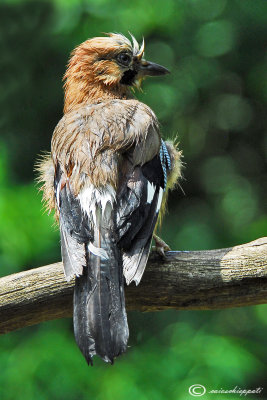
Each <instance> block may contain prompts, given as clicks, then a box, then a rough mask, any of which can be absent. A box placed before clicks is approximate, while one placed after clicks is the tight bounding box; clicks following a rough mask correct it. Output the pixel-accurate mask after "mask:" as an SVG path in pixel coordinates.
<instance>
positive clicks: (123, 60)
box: [117, 53, 132, 66]
mask: <svg viewBox="0 0 267 400" xmlns="http://www.w3.org/2000/svg"><path fill="white" fill-rule="evenodd" d="M117 60H118V62H119V63H120V64H122V65H124V66H128V65H129V64H130V62H131V61H132V57H131V56H130V55H129V54H128V53H120V54H118V56H117Z"/></svg>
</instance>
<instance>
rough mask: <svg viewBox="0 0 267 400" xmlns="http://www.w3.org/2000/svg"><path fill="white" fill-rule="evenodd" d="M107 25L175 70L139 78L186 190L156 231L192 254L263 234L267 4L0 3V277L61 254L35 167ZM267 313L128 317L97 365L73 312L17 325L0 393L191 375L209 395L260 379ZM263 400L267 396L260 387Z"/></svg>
mask: <svg viewBox="0 0 267 400" xmlns="http://www.w3.org/2000/svg"><path fill="white" fill-rule="evenodd" d="M110 31H113V32H114V31H115V32H122V33H124V34H127V32H128V31H131V32H132V33H133V34H134V35H135V36H136V37H137V39H138V40H139V41H141V39H142V36H144V37H145V40H146V57H147V59H151V60H152V61H155V62H157V63H162V64H163V65H165V66H166V67H168V68H169V69H170V70H171V72H172V73H171V75H169V76H167V77H164V78H158V79H150V80H149V79H148V80H147V81H146V82H145V84H144V92H143V93H138V94H137V97H138V98H139V99H141V100H142V101H144V102H145V103H147V104H148V105H150V106H151V107H152V109H153V110H154V111H155V112H156V114H157V115H158V117H159V119H160V122H161V127H162V132H163V135H164V137H165V138H167V137H174V136H176V135H177V134H178V136H179V141H180V147H181V149H182V150H183V153H184V162H185V169H184V179H183V181H182V182H181V186H182V188H183V191H184V194H183V192H182V191H181V189H179V188H178V190H177V191H176V192H174V193H172V195H171V197H170V205H169V215H168V216H167V218H166V219H165V222H164V225H163V228H162V236H163V238H164V239H165V240H166V241H167V242H168V243H169V244H170V245H171V247H172V248H173V249H180V250H184V249H186V250H190V249H212V248H220V247H227V246H232V245H237V244H241V243H245V242H248V241H250V240H254V239H257V238H258V237H261V236H264V235H266V227H267V219H266V214H265V211H266V210H264V206H265V205H266V189H267V188H266V165H265V162H266V149H267V135H266V127H267V121H266V119H267V118H266V102H267V57H266V48H265V45H266V33H267V2H266V0H231V1H230V0H228V1H227V0H180V1H175V0H164V1H162V0H154V1H153V2H152V1H146V0H142V1H141V0H132V1H131V2H129V1H122V0H121V1H120V2H119V1H115V0H69V1H66V0H54V1H51V2H48V1H46V2H45V1H31V2H29V1H15V0H13V1H11V0H10V1H1V3H0V52H1V57H0V77H1V81H0V85H1V90H0V106H1V113H0V132H1V137H0V219H1V222H0V261H1V272H0V273H1V275H2V276H3V275H8V274H11V273H14V272H16V271H20V270H25V269H27V268H34V267H37V266H40V265H45V264H48V263H52V262H55V261H58V260H59V259H60V245H59V234H58V231H57V229H56V228H55V227H53V226H52V224H53V221H52V217H51V216H50V217H48V216H47V215H45V213H44V211H43V210H42V208H41V196H40V194H38V191H37V187H36V185H35V184H34V178H35V174H34V172H33V168H34V162H35V160H36V158H37V156H38V154H40V153H42V151H45V150H49V148H50V139H51V135H52V132H53V129H54V127H55V125H56V123H57V121H58V120H59V119H60V117H61V115H62V105H63V92H62V82H61V78H62V75H63V73H64V70H65V66H66V63H67V59H68V56H69V53H70V51H71V50H72V49H73V47H74V46H76V45H77V44H79V43H80V42H82V41H84V40H85V39H87V38H88V37H92V36H96V35H100V34H101V32H110ZM264 185H265V186H264ZM266 311H267V307H266V306H256V307H247V308H239V309H238V308H237V309H229V310H223V311H221V310H219V311H212V312H211V311H210V312H208V311H206V312H204V311H203V312H200V311H198V312H193V311H184V312H182V311H179V312H178V311H166V312H158V313H145V314H142V313H138V312H131V313H129V325H130V333H131V337H130V346H131V347H130V348H129V351H128V353H127V354H126V355H125V356H123V357H121V358H120V359H118V360H117V361H116V363H115V365H114V366H110V365H107V364H105V363H103V362H102V361H101V360H98V359H96V360H95V366H94V367H93V368H88V367H87V364H86V363H85V361H84V359H83V358H82V355H81V354H80V352H79V350H78V348H77V346H76V344H75V342H74V339H73V334H72V323H71V320H60V321H52V322H47V323H43V324H40V325H39V326H34V327H31V328H27V329H23V330H21V331H18V332H13V333H11V334H8V335H5V336H2V337H1V338H0V369H1V372H0V398H1V399H4V400H9V399H11V400H13V399H23V400H24V399H25V400H32V399H35V400H39V399H41V400H42V399H52V400H53V399H55V400H56V399H65V400H73V399H81V400H83V399H96V400H113V399H116V400H124V399H127V400H132V399H140V400H150V399H151V400H162V399H168V400H169V399H170V400H172V399H175V400H176V399H189V398H192V397H191V396H190V395H189V394H188V387H189V386H190V385H193V384H198V383H200V384H202V385H205V386H206V387H207V389H208V390H212V389H220V388H224V389H232V388H234V387H235V386H239V387H242V388H245V389H249V388H251V389H254V388H256V387H263V386H264V383H265V378H266V375H267V374H266V373H267V368H266V361H267V360H266V358H267V357H266V354H267V352H266V342H267V339H266V330H267V312H266ZM264 392H265V393H264ZM225 396H226V395H221V396H220V395H217V397H219V398H226V397H225ZM217 397H216V395H209V394H206V395H205V396H204V398H206V399H210V398H212V399H213V398H217ZM227 397H228V396H227ZM259 397H261V398H265V399H266V398H267V386H266V387H265V391H263V394H262V395H261V396H257V398H259ZM237 398H240V397H239V396H235V395H229V399H237ZM246 398H247V399H252V398H256V397H253V396H247V397H246Z"/></svg>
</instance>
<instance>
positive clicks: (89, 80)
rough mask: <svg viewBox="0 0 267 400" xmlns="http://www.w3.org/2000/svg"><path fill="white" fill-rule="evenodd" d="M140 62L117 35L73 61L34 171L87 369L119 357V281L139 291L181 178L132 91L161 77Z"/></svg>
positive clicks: (135, 49)
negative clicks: (54, 232) (56, 230)
mask: <svg viewBox="0 0 267 400" xmlns="http://www.w3.org/2000/svg"><path fill="white" fill-rule="evenodd" d="M143 56H144V42H143V44H142V46H141V47H139V45H138V43H137V41H136V39H135V38H134V37H133V36H132V42H130V40H128V39H127V38H126V37H125V36H123V35H121V34H108V35H107V36H106V37H95V38H93V39H89V40H87V41H85V42H84V43H82V44H81V45H79V46H78V47H77V48H76V49H75V50H74V51H73V53H72V55H71V58H70V61H69V64H68V68H67V71H66V73H65V76H64V80H65V84H64V89H65V105H64V116H63V118H62V119H61V120H60V121H59V123H58V125H57V126H56V128H55V131H54V133H53V137H52V146H51V154H50V153H49V154H48V155H47V156H46V157H45V158H44V159H43V160H42V161H41V163H40V165H39V170H40V181H41V182H42V190H43V198H44V201H45V202H46V203H47V207H48V209H49V210H53V209H54V210H55V215H56V218H57V220H58V222H59V227H60V235H61V253H62V259H63V264H64V271H65V276H66V279H67V280H70V279H71V278H72V277H73V276H75V289H74V310H73V315H74V317H73V320H74V333H75V338H76V341H77V344H78V346H79V347H80V349H81V351H82V353H83V355H84V357H85V358H86V360H87V362H88V364H92V357H93V356H94V355H96V354H97V355H99V356H100V357H102V359H103V360H105V361H107V362H110V363H113V361H114V358H115V357H117V356H118V355H120V354H121V353H124V352H125V351H126V348H127V342H128V336H129V331H128V324H127V316H126V310H125V299H124V278H125V280H126V283H127V284H129V283H131V282H132V281H135V283H136V284H138V283H139V282H140V279H141V277H142V275H143V272H144V269H145V266H146V263H147V259H148V254H149V249H150V245H151V240H152V236H153V231H154V229H155V226H156V223H157V219H158V215H159V211H160V209H161V208H162V209H163V208H165V202H166V193H167V191H168V189H169V188H172V187H174V185H175V184H176V182H177V180H178V178H179V176H180V169H181V161H180V158H181V157H180V156H181V155H180V152H179V151H178V150H177V149H176V147H175V145H174V144H173V143H171V142H164V141H163V140H162V139H161V136H160V131H159V124H158V121H157V118H156V116H155V114H154V113H153V111H152V110H151V109H150V108H149V107H148V106H146V105H145V104H143V103H141V102H139V101H137V100H136V99H135V98H134V97H133V94H132V91H131V88H133V87H140V84H141V81H142V79H143V78H145V77H146V76H157V75H164V74H166V73H168V70H167V69H166V68H164V67H162V66H160V65H158V64H154V63H152V62H149V61H146V60H145V59H144V58H143ZM159 95H160V93H159ZM162 203H163V207H162ZM156 241H157V242H156V244H157V245H158V246H159V247H160V246H161V250H162V248H164V246H165V244H164V242H162V241H161V240H160V239H159V238H157V237H156Z"/></svg>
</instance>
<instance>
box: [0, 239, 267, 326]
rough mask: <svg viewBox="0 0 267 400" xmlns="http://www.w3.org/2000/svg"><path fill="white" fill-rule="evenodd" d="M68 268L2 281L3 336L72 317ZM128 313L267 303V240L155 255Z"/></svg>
mask: <svg viewBox="0 0 267 400" xmlns="http://www.w3.org/2000/svg"><path fill="white" fill-rule="evenodd" d="M73 285H74V280H72V281H71V282H70V283H67V282H66V281H65V278H64V274H63V269H62V263H56V264H52V265H48V266H45V267H40V268H36V269H32V270H29V271H24V272H20V273H18V274H13V275H9V276H6V277H4V278H1V279H0V333H7V332H10V331H12V330H15V329H19V328H22V327H25V326H29V325H33V324H37V323H39V322H42V321H47V320H51V319H56V318H63V317H70V316H71V315H72V292H73ZM126 303H127V309H128V310H140V311H156V310H165V309H168V308H175V309H178V310H212V309H221V308H227V307H241V306H248V305H255V304H263V303H267V238H261V239H258V240H255V241H254V242H251V243H248V244H244V245H241V246H236V247H232V248H227V249H219V250H208V251H170V252H168V253H167V254H166V259H162V258H161V257H160V256H158V255H157V254H151V255H150V258H149V262H148V265H147V268H146V271H145V274H144V277H143V279H142V282H141V283H140V285H139V286H138V287H135V285H134V284H132V285H130V286H129V287H127V288H126Z"/></svg>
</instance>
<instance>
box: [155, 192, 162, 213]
mask: <svg viewBox="0 0 267 400" xmlns="http://www.w3.org/2000/svg"><path fill="white" fill-rule="evenodd" d="M162 196H163V189H162V188H160V189H159V197H158V204H157V210H156V211H157V212H158V211H159V209H160V206H161V202H162Z"/></svg>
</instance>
